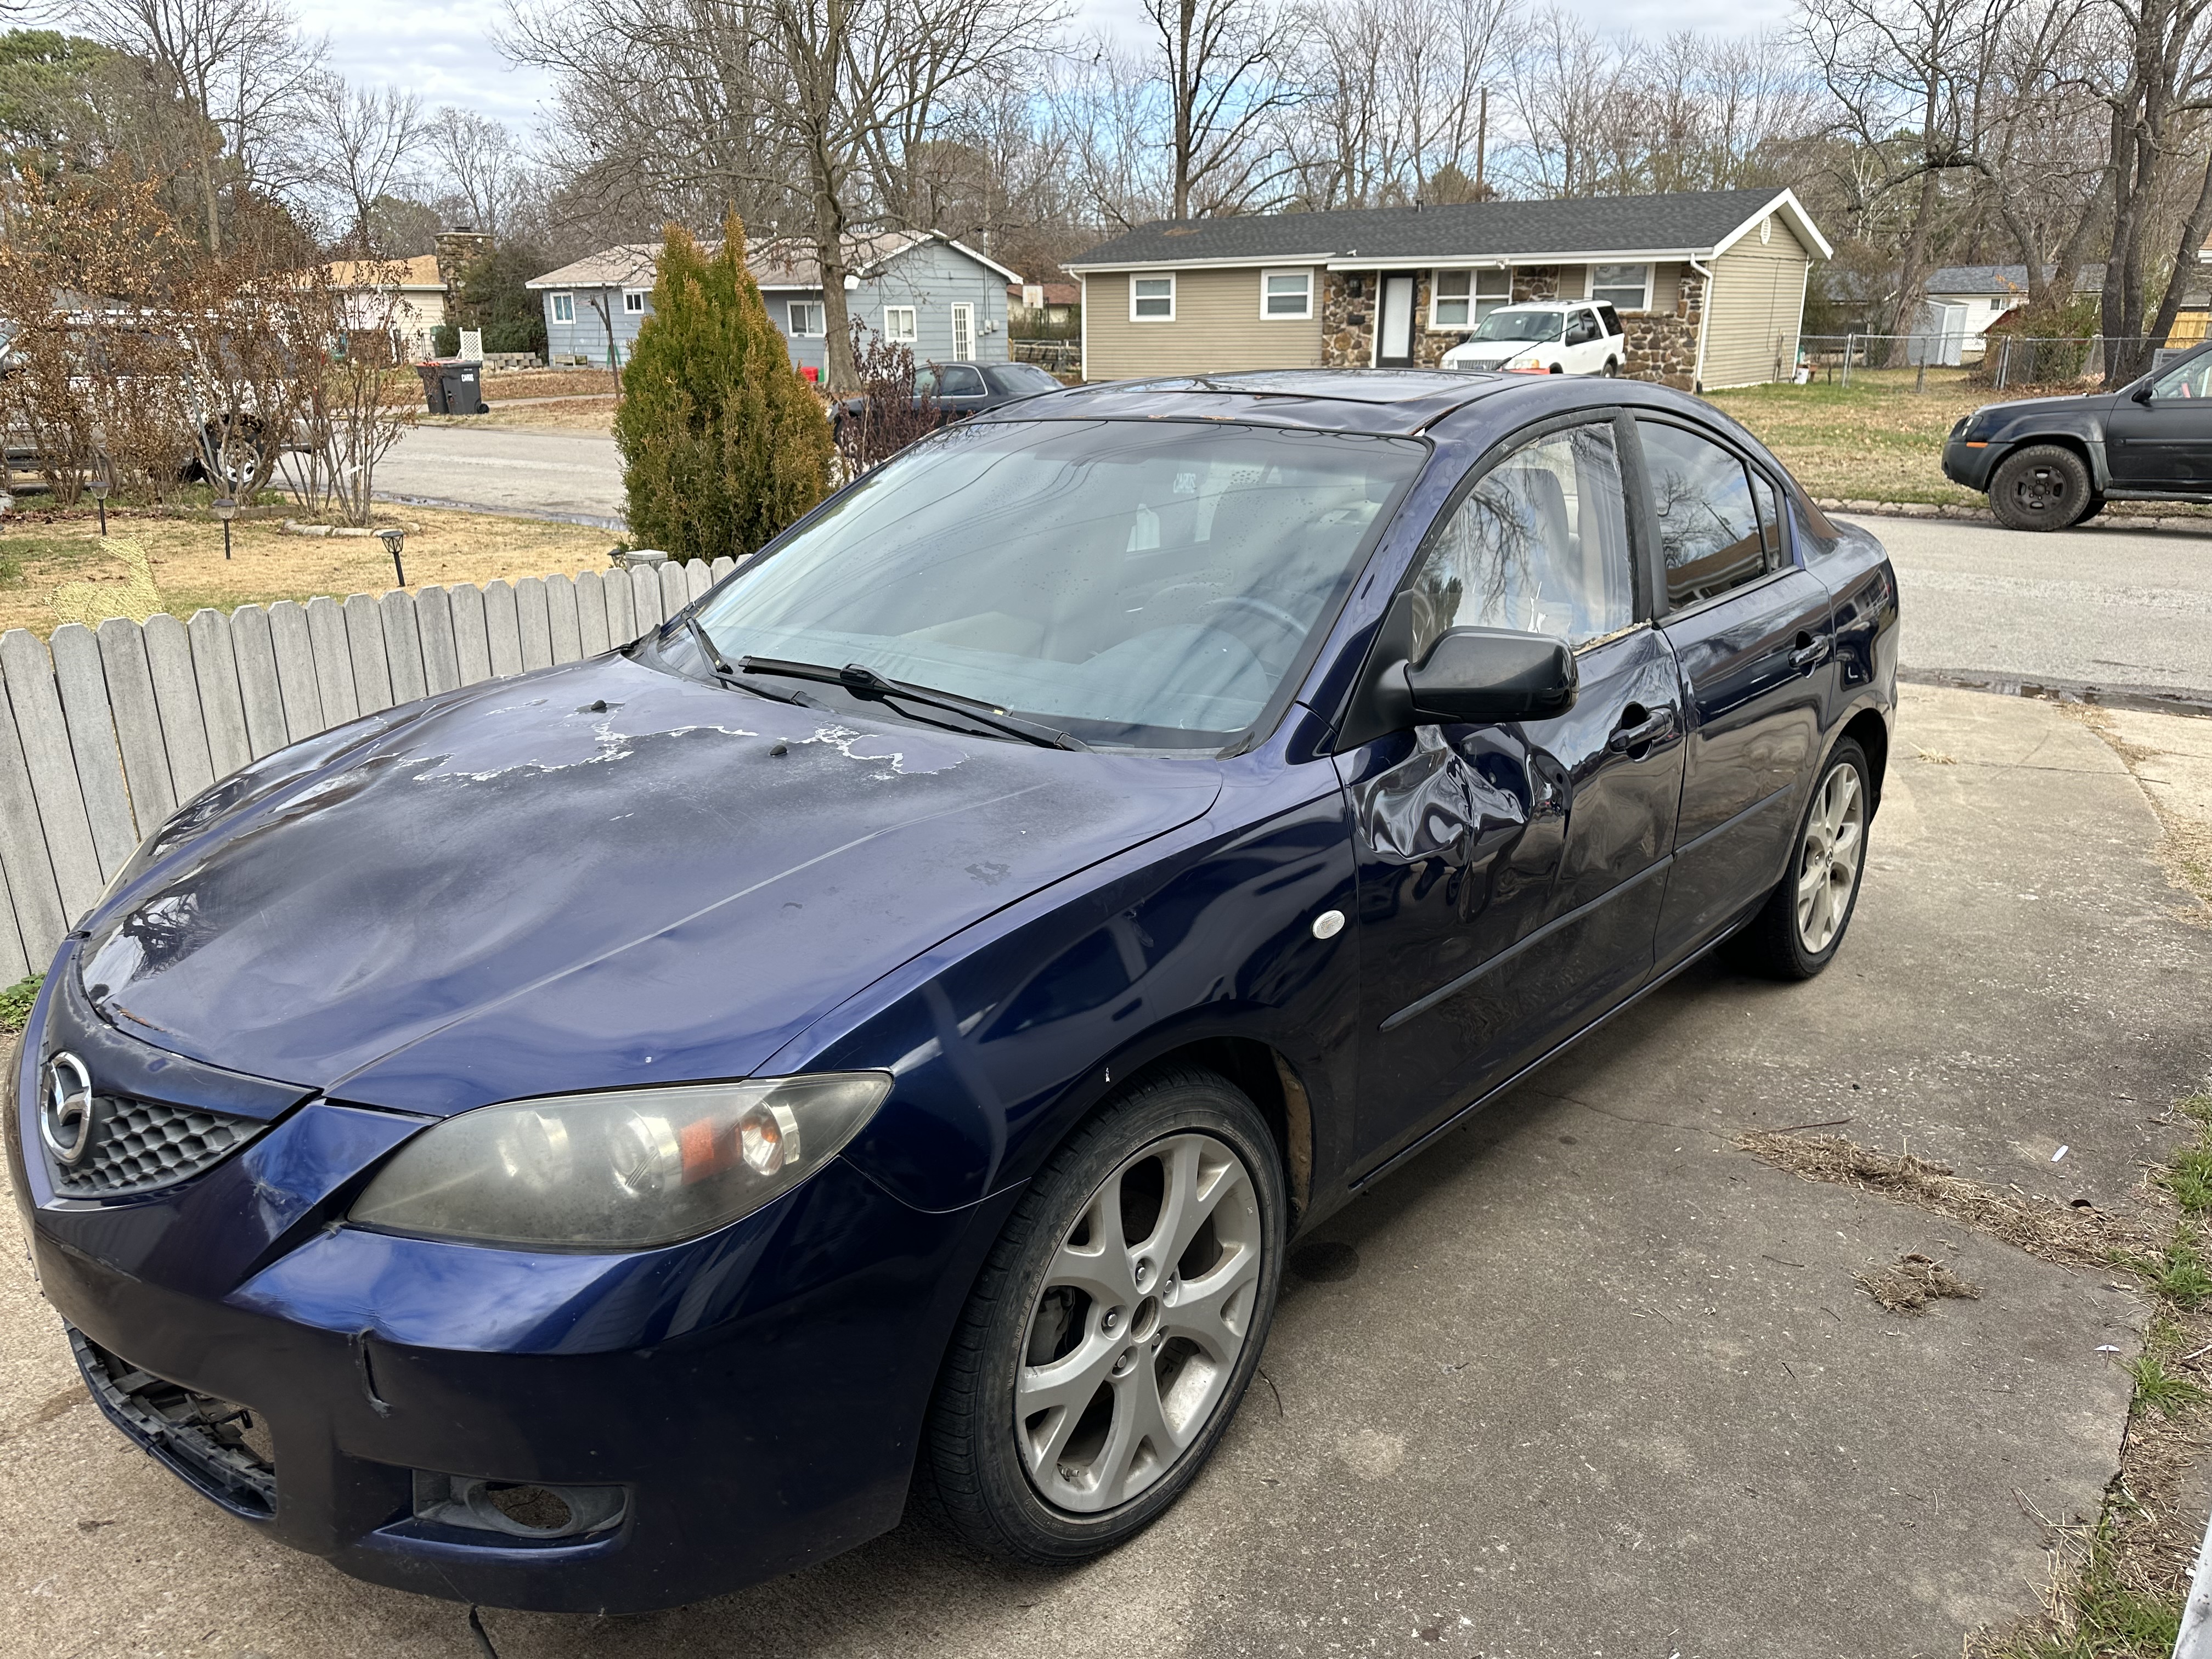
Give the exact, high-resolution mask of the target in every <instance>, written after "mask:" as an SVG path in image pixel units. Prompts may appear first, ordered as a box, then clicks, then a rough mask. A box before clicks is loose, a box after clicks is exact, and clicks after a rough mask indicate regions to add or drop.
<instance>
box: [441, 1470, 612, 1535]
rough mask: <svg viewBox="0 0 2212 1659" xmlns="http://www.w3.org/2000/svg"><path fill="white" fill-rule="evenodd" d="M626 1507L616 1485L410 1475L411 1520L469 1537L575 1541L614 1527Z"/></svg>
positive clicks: (449, 1475)
mask: <svg viewBox="0 0 2212 1659" xmlns="http://www.w3.org/2000/svg"><path fill="white" fill-rule="evenodd" d="M627 1508H628V1502H627V1499H626V1498H625V1496H624V1493H623V1489H622V1488H621V1487H620V1486H547V1485H544V1484H541V1483H538V1482H536V1481H523V1480H477V1479H472V1478H471V1477H468V1476H465V1475H452V1474H434V1473H432V1472H431V1471H429V1470H428V1469H417V1470H416V1471H415V1515H416V1519H417V1520H422V1521H428V1522H434V1523H435V1524H436V1525H438V1526H441V1527H456V1528H463V1529H465V1530H467V1531H471V1532H481V1533H491V1534H498V1535H500V1536H502V1537H507V1538H534V1539H540V1540H544V1539H559V1538H581V1537H585V1536H586V1535H588V1534H592V1533H596V1532H605V1531H606V1530H607V1529H608V1528H611V1527H615V1526H617V1525H619V1524H620V1523H621V1522H622V1519H623V1514H624V1512H625V1510H627Z"/></svg>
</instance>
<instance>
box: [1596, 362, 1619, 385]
mask: <svg viewBox="0 0 2212 1659" xmlns="http://www.w3.org/2000/svg"><path fill="white" fill-rule="evenodd" d="M1598 373H1599V374H1602V375H1603V376H1605V378H1606V379H1607V380H1618V379H1619V378H1620V358H1618V357H1608V358H1607V359H1606V360H1605V367H1604V368H1601V369H1600V370H1599V371H1598Z"/></svg>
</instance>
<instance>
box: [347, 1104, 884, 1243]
mask: <svg viewBox="0 0 2212 1659" xmlns="http://www.w3.org/2000/svg"><path fill="white" fill-rule="evenodd" d="M890 1087H891V1079H890V1074H889V1073H884V1072H828V1073H821V1074H819V1075H817V1076H811V1077H786V1078H760V1079H753V1080H751V1081H749V1082H744V1083H704V1084H687V1085H682V1086H680V1087H677V1088H670V1089H622V1090H611V1091H606V1092H605V1093H599V1094H583V1095H554V1096H549V1097H546V1098H544V1099H541V1100H518V1101H510V1102H508V1103H506V1104H505V1105H501V1106H480V1107H478V1108H477V1109H476V1110H474V1111H471V1112H462V1113H460V1114H459V1115H456V1116H453V1117H450V1118H448V1119H447V1120H446V1121H444V1122H443V1123H441V1124H438V1125H436V1126H435V1127H431V1128H428V1129H426V1130H424V1131H423V1132H422V1133H421V1134H419V1135H417V1136H416V1137H415V1139H412V1140H410V1141H409V1142H408V1143H407V1144H406V1145H405V1146H402V1147H401V1148H400V1149H399V1152H398V1156H397V1157H395V1158H393V1159H392V1161H391V1162H390V1163H389V1164H386V1165H385V1166H384V1168H383V1169H382V1170H380V1171H378V1173H377V1176H376V1178H375V1179H374V1180H373V1181H371V1182H369V1183H368V1190H367V1191H365V1192H363V1193H362V1195H361V1196H360V1197H359V1198H358V1199H356V1200H355V1201H354V1206H353V1210H352V1212H351V1215H350V1217H349V1218H350V1219H351V1220H354V1221H357V1222H360V1223H362V1224H363V1225H367V1226H372V1227H387V1228H390V1229H392V1230H393V1231H398V1232H406V1233H427V1234H429V1235H431V1236H433V1237H439V1238H459V1239H469V1240H472V1241H475V1242H477V1243H485V1244H513V1245H524V1246H529V1245H550V1246H553V1247H556V1248H561V1249H617V1250H636V1249H647V1248H648V1247H650V1246H653V1245H656V1244H672V1243H676V1241H678V1239H684V1238H693V1237H697V1236H698V1235H699V1234H701V1233H703V1232H709V1231H713V1230H714V1228H716V1227H720V1226H722V1225H726V1224H727V1223H729V1222H732V1221H735V1220H736V1219H737V1218H738V1217H739V1216H744V1215H750V1214H751V1213H752V1212H754V1211H755V1210H757V1209H759V1208H760V1207H761V1206H763V1204H766V1203H768V1202H769V1200H771V1199H774V1198H777V1197H779V1196H781V1194H784V1193H787V1192H789V1191H790V1190H791V1189H792V1188H793V1187H796V1186H797V1185H798V1184H799V1182H802V1181H804V1180H805V1179H806V1177H807V1176H810V1175H811V1174H813V1173H814V1171H815V1170H817V1169H819V1168H820V1167H821V1166H822V1165H823V1164H826V1163H828V1162H829V1160H830V1159H831V1158H834V1157H836V1155H837V1152H838V1151H839V1150H840V1149H841V1148H842V1146H844V1145H845V1143H846V1142H847V1141H848V1140H850V1139H852V1138H853V1137H854V1135H856V1134H858V1133H860V1127H861V1126H862V1125H863V1124H865V1123H866V1122H867V1121H868V1120H869V1118H871V1117H872V1116H873V1115H875V1110H876V1108H877V1107H878V1106H880V1105H881V1104H883V1101H884V1096H885V1095H887V1094H889V1093H890Z"/></svg>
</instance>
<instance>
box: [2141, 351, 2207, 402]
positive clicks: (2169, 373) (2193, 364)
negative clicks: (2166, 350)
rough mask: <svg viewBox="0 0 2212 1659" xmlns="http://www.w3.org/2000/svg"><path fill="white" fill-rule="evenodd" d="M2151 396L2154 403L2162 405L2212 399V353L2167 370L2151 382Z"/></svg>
mask: <svg viewBox="0 0 2212 1659" xmlns="http://www.w3.org/2000/svg"><path fill="white" fill-rule="evenodd" d="M2150 395H2151V398H2152V401H2153V402H2154V403H2161V404H2163V403H2174V402H2179V401H2180V400H2183V399H2185V398H2212V352H2207V353H2205V355H2204V356H2202V357H2197V358H2193V359H2191V361H2190V362H2185V363H2183V364H2181V365H2180V366H2179V368H2170V369H2168V370H2166V373H2165V374H2161V375H2160V376H2159V377H2158V379H2156V380H2153V381H2152V382H2151V386H2150Z"/></svg>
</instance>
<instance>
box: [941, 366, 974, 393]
mask: <svg viewBox="0 0 2212 1659" xmlns="http://www.w3.org/2000/svg"><path fill="white" fill-rule="evenodd" d="M938 374H939V376H940V377H941V384H940V385H939V388H938V392H939V396H940V397H945V398H980V397H981V396H982V395H983V376H982V374H981V372H980V371H979V370H976V369H973V368H969V366H968V365H967V364H965V363H947V364H945V367H944V368H940V369H939V370H938Z"/></svg>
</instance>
